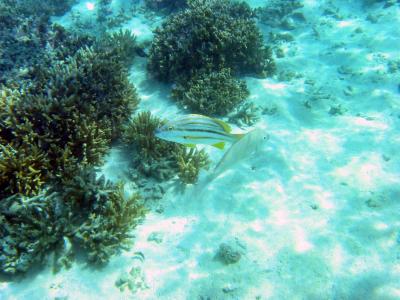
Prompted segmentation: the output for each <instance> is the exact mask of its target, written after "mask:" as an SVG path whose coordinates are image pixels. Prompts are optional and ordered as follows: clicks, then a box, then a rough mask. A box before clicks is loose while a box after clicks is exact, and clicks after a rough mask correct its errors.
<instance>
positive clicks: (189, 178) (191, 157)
mask: <svg viewBox="0 0 400 300" xmlns="http://www.w3.org/2000/svg"><path fill="white" fill-rule="evenodd" d="M175 155H176V159H177V162H178V176H179V179H180V180H181V181H182V182H183V183H185V184H193V183H196V181H197V179H198V177H199V172H200V169H203V168H204V169H208V166H209V165H210V160H209V159H208V155H207V153H206V152H205V151H204V150H197V149H195V148H189V149H187V148H186V149H184V150H180V151H178V153H176V154H175Z"/></svg>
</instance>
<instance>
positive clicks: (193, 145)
mask: <svg viewBox="0 0 400 300" xmlns="http://www.w3.org/2000/svg"><path fill="white" fill-rule="evenodd" d="M184 145H185V146H186V147H189V148H196V145H195V144H184Z"/></svg>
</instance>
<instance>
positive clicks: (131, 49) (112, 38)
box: [100, 29, 138, 65]
mask: <svg viewBox="0 0 400 300" xmlns="http://www.w3.org/2000/svg"><path fill="white" fill-rule="evenodd" d="M100 47H101V48H103V49H110V50H111V51H114V53H115V55H116V56H117V57H118V59H119V60H120V61H122V62H123V64H124V65H129V64H132V61H133V58H134V57H135V54H136V52H137V51H138V46H137V44H136V36H135V35H134V34H133V33H132V32H131V31H130V30H122V29H120V30H119V31H116V32H113V33H108V34H105V35H104V36H103V37H102V39H101V41H100Z"/></svg>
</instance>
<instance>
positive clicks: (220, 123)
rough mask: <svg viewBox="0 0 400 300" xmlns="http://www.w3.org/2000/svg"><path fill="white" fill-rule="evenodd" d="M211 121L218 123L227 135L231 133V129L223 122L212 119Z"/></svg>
mask: <svg viewBox="0 0 400 300" xmlns="http://www.w3.org/2000/svg"><path fill="white" fill-rule="evenodd" d="M213 121H214V122H216V123H218V124H219V125H220V126H221V127H222V128H223V129H224V131H225V132H227V133H229V132H231V131H232V128H231V127H230V126H229V125H228V124H227V123H225V122H224V121H221V120H218V119H214V118H213Z"/></svg>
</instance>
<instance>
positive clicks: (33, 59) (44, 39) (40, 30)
mask: <svg viewBox="0 0 400 300" xmlns="http://www.w3.org/2000/svg"><path fill="white" fill-rule="evenodd" d="M71 4H72V1H64V0H59V1H39V2H38V1H34V0H28V1H12V0H1V1H0V22H1V27H0V49H1V50H0V70H2V72H1V73H0V83H5V82H7V81H9V79H10V78H15V77H16V78H20V77H23V76H24V75H25V74H26V72H27V71H29V68H30V67H32V66H33V65H36V64H41V63H42V61H43V60H44V59H45V58H46V57H49V56H51V54H52V51H51V47H54V46H55V45H57V46H55V47H60V46H61V47H60V48H62V46H65V45H61V44H60V43H57V42H58V41H56V40H54V39H53V38H54V36H53V32H52V30H51V26H50V21H49V20H50V17H51V16H52V15H55V14H63V13H64V12H65V11H66V10H68V8H69V7H70V5H71ZM52 40H54V42H53V41H52ZM64 49H65V47H64Z"/></svg>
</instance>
